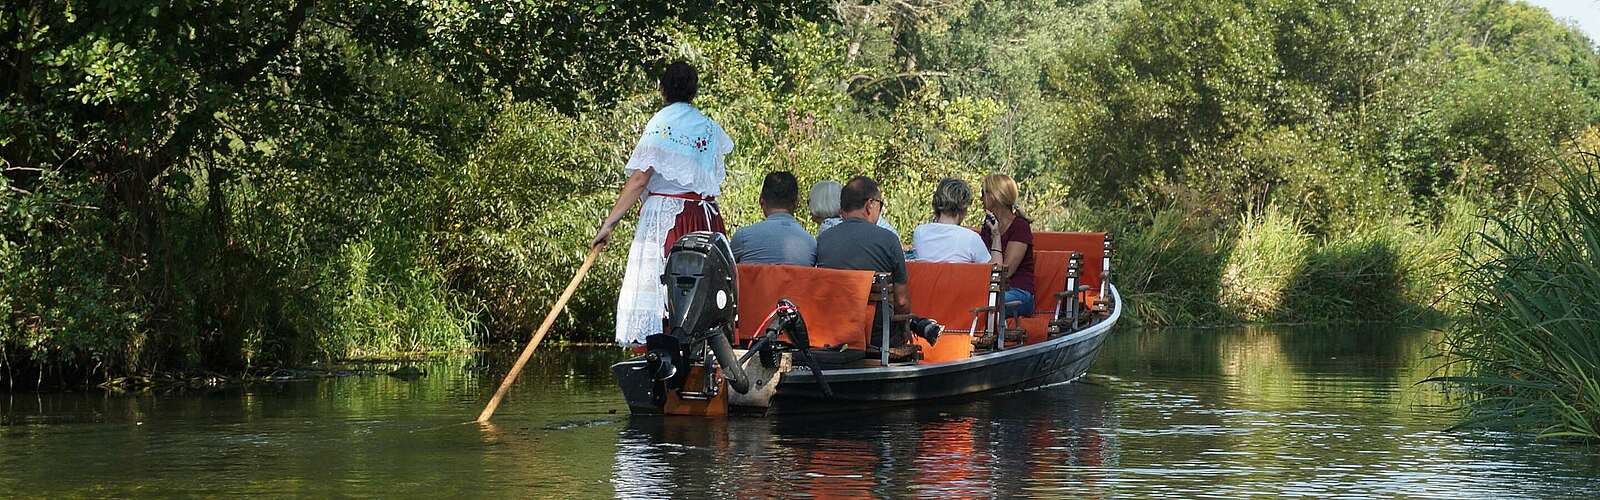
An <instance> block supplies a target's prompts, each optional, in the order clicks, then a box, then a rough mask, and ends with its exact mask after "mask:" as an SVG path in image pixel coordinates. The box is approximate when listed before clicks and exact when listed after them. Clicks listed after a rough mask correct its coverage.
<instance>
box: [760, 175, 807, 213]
mask: <svg viewBox="0 0 1600 500" xmlns="http://www.w3.org/2000/svg"><path fill="white" fill-rule="evenodd" d="M799 198H800V181H797V180H795V178H794V174H791V173H788V172H772V173H769V174H767V178H766V179H765V180H762V181H761V211H762V212H764V213H765V214H767V215H771V214H772V213H773V212H785V213H793V212H794V206H795V203H796V202H798V201H799Z"/></svg>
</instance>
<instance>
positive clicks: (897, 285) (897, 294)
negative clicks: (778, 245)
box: [817, 176, 911, 345]
mask: <svg viewBox="0 0 1600 500" xmlns="http://www.w3.org/2000/svg"><path fill="white" fill-rule="evenodd" d="M839 209H840V212H839V215H840V216H841V219H842V221H841V222H839V223H838V224H837V225H835V226H833V227H832V228H830V229H828V230H826V231H823V232H822V233H821V234H819V235H817V267H826V268H830V269H851V270H858V271H874V272H880V273H889V277H890V281H891V282H893V283H894V299H895V300H894V310H895V312H897V313H901V314H905V313H909V312H910V311H911V291H910V288H909V287H907V286H906V283H907V276H908V275H907V273H906V255H905V252H904V251H902V250H901V249H900V239H899V238H897V237H895V235H894V233H892V232H889V230H887V229H884V228H881V227H878V225H877V221H878V219H879V217H880V216H881V215H883V195H882V193H881V192H880V191H879V190H878V183H877V182H876V181H874V180H872V178H870V177H866V176H856V177H855V178H852V179H850V183H849V184H848V185H846V186H844V187H843V189H842V190H841V192H840V195H839ZM880 321H882V319H881V318H880V319H877V320H874V323H873V324H874V325H879V324H881V323H879V322H880ZM878 331H879V330H878V327H877V326H874V329H873V337H875V338H874V340H873V343H874V344H878V343H880V342H882V340H881V337H879V336H878ZM907 340H909V339H906V338H904V337H903V336H901V335H899V334H896V335H895V336H894V337H892V338H891V339H890V341H891V345H899V344H903V343H905V342H906V341H907Z"/></svg>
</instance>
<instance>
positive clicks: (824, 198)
mask: <svg viewBox="0 0 1600 500" xmlns="http://www.w3.org/2000/svg"><path fill="white" fill-rule="evenodd" d="M841 189H843V186H840V185H839V183H838V182H834V181H821V182H818V183H816V184H814V185H812V186H811V196H810V199H809V200H808V202H807V204H808V205H810V207H811V222H815V223H817V235H819V236H820V235H822V232H823V231H825V230H827V229H828V228H830V227H833V226H836V225H839V223H840V222H844V219H843V218H841V217H839V191H840V190H841ZM877 224H878V227H881V228H884V229H888V230H889V232H891V233H894V237H895V239H900V231H897V230H895V228H894V225H892V224H889V219H887V218H883V217H880V218H878V222H877Z"/></svg>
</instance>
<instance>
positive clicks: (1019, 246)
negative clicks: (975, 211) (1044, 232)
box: [978, 174, 1033, 316]
mask: <svg viewBox="0 0 1600 500" xmlns="http://www.w3.org/2000/svg"><path fill="white" fill-rule="evenodd" d="M1018 195H1019V193H1018V189H1017V181H1014V180H1011V177H1010V176H1007V175H1003V174H993V175H990V176H987V177H984V178H983V209H984V210H986V211H988V212H989V215H988V218H987V219H988V220H986V221H984V225H983V229H981V230H979V231H978V232H979V234H980V235H981V236H982V237H983V242H984V244H986V245H989V251H990V252H998V253H999V254H1000V255H1001V256H1002V259H1003V260H1002V261H1001V262H1002V263H1003V264H1005V266H1006V275H1005V278H1006V280H1008V285H1007V286H1009V287H1010V288H1009V289H1007V290H1006V296H1005V301H1006V302H1007V303H1010V302H1021V304H1020V305H1018V306H1017V307H1010V308H1007V309H1006V314H1007V315H1008V316H1027V315H1030V314H1033V249H1032V247H1033V227H1032V225H1031V224H1029V222H1028V218H1027V217H1024V216H1023V215H1022V211H1021V210H1018V209H1017V197H1018Z"/></svg>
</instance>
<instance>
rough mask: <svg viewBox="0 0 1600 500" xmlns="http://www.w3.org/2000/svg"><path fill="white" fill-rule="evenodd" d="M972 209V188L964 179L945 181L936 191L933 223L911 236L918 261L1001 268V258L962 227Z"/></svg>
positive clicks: (974, 234) (925, 225)
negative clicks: (996, 266)
mask: <svg viewBox="0 0 1600 500" xmlns="http://www.w3.org/2000/svg"><path fill="white" fill-rule="evenodd" d="M971 206H972V188H971V187H970V186H968V185H967V183H966V182H965V181H962V180H961V179H953V178H945V179H944V180H941V181H939V187H938V188H935V189H934V190H933V222H929V223H927V224H923V225H920V226H917V228H916V229H915V230H913V231H912V232H911V248H912V249H914V250H916V254H917V260H921V261H926V262H955V263H967V264H998V263H1000V255H999V254H998V253H991V252H989V247H988V246H987V245H984V244H983V237H981V236H978V233H977V232H974V231H973V230H971V229H967V228H965V227H962V226H961V219H963V218H966V216H967V208H969V207H971Z"/></svg>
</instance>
